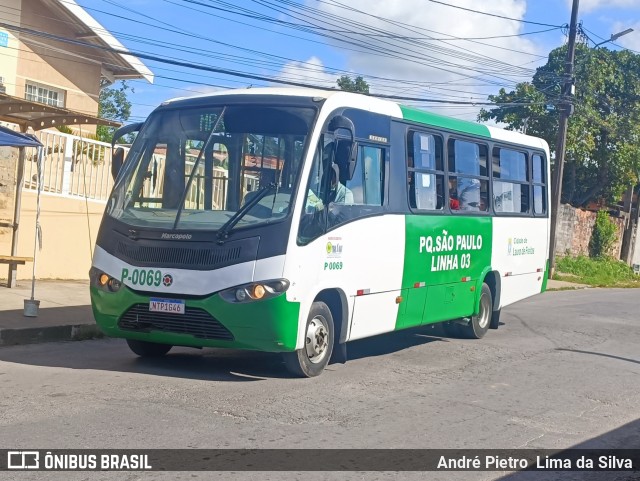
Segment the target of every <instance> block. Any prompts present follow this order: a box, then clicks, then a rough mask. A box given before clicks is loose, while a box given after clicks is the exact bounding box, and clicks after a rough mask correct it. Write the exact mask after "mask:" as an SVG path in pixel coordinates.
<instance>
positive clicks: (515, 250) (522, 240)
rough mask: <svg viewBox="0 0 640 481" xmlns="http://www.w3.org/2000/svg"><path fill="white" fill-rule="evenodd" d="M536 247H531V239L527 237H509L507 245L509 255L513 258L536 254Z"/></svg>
mask: <svg viewBox="0 0 640 481" xmlns="http://www.w3.org/2000/svg"><path fill="white" fill-rule="evenodd" d="M535 252H536V249H535V247H531V246H530V245H529V239H527V238H526V237H514V238H513V239H512V238H511V237H509V243H508V244H507V253H508V255H510V256H511V255H513V256H527V255H532V254H535Z"/></svg>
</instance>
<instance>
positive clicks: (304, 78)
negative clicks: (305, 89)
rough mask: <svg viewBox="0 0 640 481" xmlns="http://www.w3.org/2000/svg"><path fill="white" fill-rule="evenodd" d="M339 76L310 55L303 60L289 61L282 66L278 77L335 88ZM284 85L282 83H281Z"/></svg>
mask: <svg viewBox="0 0 640 481" xmlns="http://www.w3.org/2000/svg"><path fill="white" fill-rule="evenodd" d="M338 77H339V75H338V76H336V75H335V74H333V73H330V72H328V71H327V70H326V69H325V68H324V65H323V64H322V61H321V60H320V59H319V58H318V57H315V56H313V57H311V58H309V59H308V60H306V61H304V62H289V63H287V64H285V66H284V67H283V68H282V71H281V73H280V75H278V78H280V79H282V80H289V81H292V82H300V83H304V84H309V85H317V86H319V87H324V88H336V80H337V78H338ZM283 86H284V85H283Z"/></svg>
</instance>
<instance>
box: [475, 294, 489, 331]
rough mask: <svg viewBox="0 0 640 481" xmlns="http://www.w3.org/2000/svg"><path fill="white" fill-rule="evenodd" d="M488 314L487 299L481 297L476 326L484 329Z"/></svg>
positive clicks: (483, 296)
mask: <svg viewBox="0 0 640 481" xmlns="http://www.w3.org/2000/svg"><path fill="white" fill-rule="evenodd" d="M490 312H491V306H490V305H489V297H488V296H487V295H482V297H480V314H479V316H478V326H480V328H481V329H484V328H485V327H487V325H488V324H489V315H490Z"/></svg>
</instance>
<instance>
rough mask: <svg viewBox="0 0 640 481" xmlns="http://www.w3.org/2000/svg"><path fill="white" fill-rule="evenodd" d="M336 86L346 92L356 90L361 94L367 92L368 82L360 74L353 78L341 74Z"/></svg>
mask: <svg viewBox="0 0 640 481" xmlns="http://www.w3.org/2000/svg"><path fill="white" fill-rule="evenodd" d="M336 83H337V84H338V87H340V89H341V90H344V91H346V92H358V93H362V94H368V93H369V84H368V83H367V81H366V80H365V79H363V78H362V76H360V75H358V76H357V77H356V78H355V79H352V78H351V77H349V76H348V75H343V76H342V77H340V78H339V79H338V80H337V82H336Z"/></svg>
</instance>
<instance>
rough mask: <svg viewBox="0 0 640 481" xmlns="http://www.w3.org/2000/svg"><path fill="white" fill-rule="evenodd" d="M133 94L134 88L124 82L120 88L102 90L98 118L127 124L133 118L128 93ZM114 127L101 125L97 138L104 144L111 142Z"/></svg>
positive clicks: (97, 131)
mask: <svg viewBox="0 0 640 481" xmlns="http://www.w3.org/2000/svg"><path fill="white" fill-rule="evenodd" d="M129 90H130V91H131V92H133V88H131V87H129V85H128V84H127V82H125V81H124V80H123V81H121V82H120V86H119V87H105V88H103V89H101V90H100V99H99V104H98V117H100V118H103V119H109V120H116V121H118V122H126V121H127V120H129V117H130V116H131V102H130V101H129V99H128V98H127V93H128V91H129ZM115 130H116V129H115V128H114V127H107V126H105V125H99V126H98V128H97V129H96V137H97V139H98V140H101V141H102V142H111V139H112V138H113V133H114V132H115Z"/></svg>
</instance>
